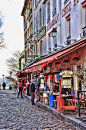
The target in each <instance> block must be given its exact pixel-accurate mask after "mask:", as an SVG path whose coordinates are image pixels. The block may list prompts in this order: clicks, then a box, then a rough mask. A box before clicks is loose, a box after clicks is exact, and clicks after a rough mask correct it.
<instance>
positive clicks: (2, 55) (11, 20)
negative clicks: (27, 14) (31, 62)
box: [0, 0, 24, 78]
mask: <svg viewBox="0 0 86 130" xmlns="http://www.w3.org/2000/svg"><path fill="white" fill-rule="evenodd" d="M23 1H24V0H0V10H2V14H3V15H4V25H3V31H4V39H5V43H6V45H7V49H2V50H0V78H1V77H2V75H3V74H4V75H9V74H8V72H7V66H6V59H8V58H10V57H12V53H13V52H15V51H16V50H20V51H23V49H24V35H23V17H22V16H21V11H22V8H23Z"/></svg>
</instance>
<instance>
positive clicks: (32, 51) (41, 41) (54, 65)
mask: <svg viewBox="0 0 86 130" xmlns="http://www.w3.org/2000/svg"><path fill="white" fill-rule="evenodd" d="M22 15H23V17H24V38H25V45H24V46H25V63H26V67H25V69H24V70H26V71H27V72H28V73H29V76H30V75H31V77H32V73H34V72H39V73H40V72H41V71H43V74H44V75H48V77H49V78H48V81H49V82H48V83H49V84H50V76H49V75H50V74H53V75H54V73H55V74H56V72H57V73H58V74H59V73H60V72H61V71H64V70H71V71H73V72H74V74H73V77H74V80H73V84H74V88H75V90H78V89H79V83H78V78H77V76H76V75H75V72H76V70H77V68H82V66H83V65H84V64H85V63H86V53H85V52H86V0H58V1H57V0H32V1H31V0H25V2H24V7H23V10H22ZM53 32H55V34H56V35H53ZM37 57H43V59H42V60H40V61H38V62H37V61H36V62H37V63H34V62H33V64H29V65H27V63H29V62H31V61H34V60H36V59H37ZM31 63H32V62H31ZM56 75H57V74H56ZM54 80H55V79H54Z"/></svg>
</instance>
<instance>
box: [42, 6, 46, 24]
mask: <svg viewBox="0 0 86 130" xmlns="http://www.w3.org/2000/svg"><path fill="white" fill-rule="evenodd" d="M43 24H44V26H46V6H43Z"/></svg>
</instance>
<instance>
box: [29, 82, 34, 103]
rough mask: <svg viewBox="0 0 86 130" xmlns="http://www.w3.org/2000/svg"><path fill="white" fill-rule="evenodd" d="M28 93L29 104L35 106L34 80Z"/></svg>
mask: <svg viewBox="0 0 86 130" xmlns="http://www.w3.org/2000/svg"><path fill="white" fill-rule="evenodd" d="M30 92H31V103H32V105H35V103H34V97H35V95H34V92H35V80H33V82H32V83H31V85H30Z"/></svg>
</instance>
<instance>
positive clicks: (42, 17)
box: [41, 6, 44, 26]
mask: <svg viewBox="0 0 86 130" xmlns="http://www.w3.org/2000/svg"><path fill="white" fill-rule="evenodd" d="M43 19H44V16H43V6H42V8H41V25H42V26H43V25H44V24H43Z"/></svg>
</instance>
